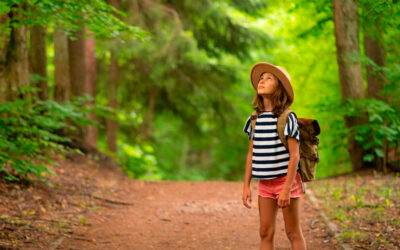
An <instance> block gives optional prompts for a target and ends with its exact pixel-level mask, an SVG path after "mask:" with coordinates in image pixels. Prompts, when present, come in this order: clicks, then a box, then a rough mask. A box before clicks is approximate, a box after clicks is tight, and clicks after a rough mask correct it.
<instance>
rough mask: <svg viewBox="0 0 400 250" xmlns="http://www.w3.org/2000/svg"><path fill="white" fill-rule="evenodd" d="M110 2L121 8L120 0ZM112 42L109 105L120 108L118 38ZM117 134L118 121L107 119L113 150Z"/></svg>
mask: <svg viewBox="0 0 400 250" xmlns="http://www.w3.org/2000/svg"><path fill="white" fill-rule="evenodd" d="M108 3H109V4H110V5H111V6H113V7H114V8H116V9H118V10H119V9H120V3H119V0H108ZM111 44H114V47H113V48H111V62H110V78H109V85H108V88H107V93H108V105H109V106H110V107H111V108H113V109H117V108H118V99H117V94H118V82H119V65H118V53H117V46H118V44H117V40H115V39H112V40H111ZM117 135H118V122H117V121H116V120H114V119H112V118H111V119H107V148H108V150H110V151H111V152H114V153H116V152H117Z"/></svg>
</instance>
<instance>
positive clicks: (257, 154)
mask: <svg viewBox="0 0 400 250" xmlns="http://www.w3.org/2000/svg"><path fill="white" fill-rule="evenodd" d="M277 121H278V117H277V116H276V115H274V114H273V113H272V111H264V112H262V113H261V114H260V115H259V116H258V117H257V120H256V125H255V128H254V133H253V131H252V128H251V120H250V116H249V118H248V119H247V121H246V124H245V126H244V128H243V131H244V132H245V133H247V135H248V138H249V140H250V139H251V138H252V137H251V136H253V157H252V171H251V177H253V178H256V179H274V178H277V177H280V176H284V175H286V174H287V170H288V165H289V159H290V156H289V150H288V149H286V148H285V145H284V144H283V143H282V141H281V139H279V136H278V130H277ZM283 135H284V136H285V138H286V139H287V138H288V136H290V137H293V138H296V139H297V141H298V143H299V145H300V130H299V126H298V123H297V118H296V115H295V114H294V113H293V112H291V113H290V114H289V116H288V119H287V122H286V125H285V130H284V133H283ZM297 171H300V162H299V165H298V168H297Z"/></svg>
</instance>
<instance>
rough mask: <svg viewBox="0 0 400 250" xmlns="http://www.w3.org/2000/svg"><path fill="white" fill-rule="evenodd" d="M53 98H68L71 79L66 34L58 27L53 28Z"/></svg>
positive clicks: (59, 99) (57, 99)
mask: <svg viewBox="0 0 400 250" xmlns="http://www.w3.org/2000/svg"><path fill="white" fill-rule="evenodd" d="M53 41H54V68H55V70H54V85H55V88H54V100H56V101H58V102H65V101H68V100H70V94H71V79H70V70H69V54H68V53H69V52H68V51H69V50H68V38H67V35H66V34H65V33H64V32H62V31H61V30H60V28H59V27H56V28H55V29H54V34H53Z"/></svg>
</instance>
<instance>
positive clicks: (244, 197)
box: [242, 187, 251, 208]
mask: <svg viewBox="0 0 400 250" xmlns="http://www.w3.org/2000/svg"><path fill="white" fill-rule="evenodd" d="M242 200H243V205H244V206H245V207H247V208H251V206H250V205H248V204H247V200H249V203H250V204H251V190H250V188H249V187H244V188H243V195H242Z"/></svg>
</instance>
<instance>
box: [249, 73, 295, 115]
mask: <svg viewBox="0 0 400 250" xmlns="http://www.w3.org/2000/svg"><path fill="white" fill-rule="evenodd" d="M275 78H276V79H277V80H278V88H277V89H276V91H275V93H273V94H272V96H271V102H272V107H273V109H272V113H273V114H274V115H276V116H277V117H279V116H280V115H281V114H282V113H283V111H285V109H287V108H289V95H288V93H287V92H286V90H285V88H284V87H283V85H282V82H281V81H280V80H279V79H278V78H277V77H276V76H275ZM252 104H253V108H254V110H255V111H257V114H260V113H261V112H263V110H264V102H263V97H262V96H261V95H259V94H258V93H257V90H256V94H255V96H254V100H253V103H252Z"/></svg>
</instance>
